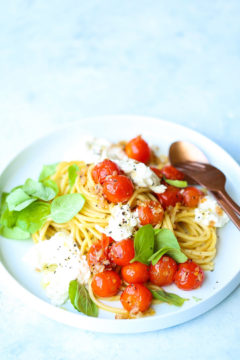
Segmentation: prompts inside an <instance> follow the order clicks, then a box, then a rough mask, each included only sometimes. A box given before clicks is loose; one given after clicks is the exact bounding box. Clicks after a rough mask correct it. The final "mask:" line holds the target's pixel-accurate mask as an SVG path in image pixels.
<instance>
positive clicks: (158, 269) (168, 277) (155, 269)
mask: <svg viewBox="0 0 240 360" xmlns="http://www.w3.org/2000/svg"><path fill="white" fill-rule="evenodd" d="M176 271H177V263H176V261H175V260H173V259H172V258H171V257H169V256H166V255H164V256H162V257H161V259H160V260H158V262H157V263H156V264H155V265H152V264H151V265H150V271H149V275H150V281H151V282H152V283H153V284H155V285H158V286H164V285H170V284H172V283H173V281H174V276H175V273H176Z"/></svg>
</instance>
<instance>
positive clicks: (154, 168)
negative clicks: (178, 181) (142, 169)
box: [150, 166, 163, 179]
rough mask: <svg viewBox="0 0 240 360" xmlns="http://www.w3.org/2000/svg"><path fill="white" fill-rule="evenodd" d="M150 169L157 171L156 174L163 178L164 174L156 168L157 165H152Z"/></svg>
mask: <svg viewBox="0 0 240 360" xmlns="http://www.w3.org/2000/svg"><path fill="white" fill-rule="evenodd" d="M150 169H151V170H152V171H153V172H155V174H156V175H157V176H158V177H159V179H162V178H163V174H162V172H161V170H160V169H158V168H156V167H153V166H150Z"/></svg>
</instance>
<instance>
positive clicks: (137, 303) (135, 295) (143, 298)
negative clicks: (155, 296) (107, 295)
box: [120, 284, 152, 314]
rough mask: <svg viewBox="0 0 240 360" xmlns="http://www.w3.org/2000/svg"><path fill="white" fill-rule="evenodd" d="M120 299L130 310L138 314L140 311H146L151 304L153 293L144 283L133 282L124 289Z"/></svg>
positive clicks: (125, 307)
mask: <svg viewBox="0 0 240 360" xmlns="http://www.w3.org/2000/svg"><path fill="white" fill-rule="evenodd" d="M120 301H121V303H122V305H123V307H124V309H126V310H127V311H128V312H131V313H132V314H137V313H138V312H139V311H141V312H144V311H146V310H147V309H148V308H149V306H150V305H151V301H152V294H151V292H150V290H148V288H146V286H144V285H142V284H131V285H128V286H127V287H126V289H125V290H124V291H123V293H122V295H121V297H120Z"/></svg>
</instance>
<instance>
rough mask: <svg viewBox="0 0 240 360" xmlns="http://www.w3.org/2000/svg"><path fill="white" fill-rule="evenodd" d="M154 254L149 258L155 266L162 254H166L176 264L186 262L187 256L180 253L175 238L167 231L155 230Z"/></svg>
mask: <svg viewBox="0 0 240 360" xmlns="http://www.w3.org/2000/svg"><path fill="white" fill-rule="evenodd" d="M154 250H155V253H154V254H153V255H152V256H151V257H150V258H149V261H152V264H153V265H155V264H156V263H157V262H158V261H159V259H161V257H162V256H163V255H164V254H168V255H169V256H170V257H171V258H173V259H174V260H175V261H176V262H178V263H184V262H185V261H187V259H188V258H187V256H186V255H185V254H184V253H183V252H182V251H181V248H180V246H179V243H178V241H177V238H176V237H175V235H174V233H173V232H172V231H171V230H168V229H157V230H156V231H155V246H154Z"/></svg>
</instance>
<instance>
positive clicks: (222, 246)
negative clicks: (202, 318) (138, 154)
mask: <svg viewBox="0 0 240 360" xmlns="http://www.w3.org/2000/svg"><path fill="white" fill-rule="evenodd" d="M138 134H142V135H143V137H144V138H145V139H146V140H147V141H148V142H149V143H150V144H151V145H153V144H154V145H158V146H159V147H160V150H161V152H162V153H163V154H167V153H168V148H169V145H170V144H171V143H172V142H173V141H176V140H186V141H190V142H192V143H194V144H196V145H197V146H199V147H200V148H201V149H202V150H203V151H204V153H205V154H206V155H207V157H208V159H209V161H210V162H211V163H213V164H214V165H215V166H217V167H219V168H220V169H221V170H223V171H224V173H225V174H226V176H227V179H228V180H227V190H228V191H229V193H230V195H231V196H232V197H233V198H234V199H235V200H236V201H238V202H239V200H240V199H239V195H238V194H237V191H238V187H237V182H236V179H239V178H240V169H239V166H238V164H237V163H236V162H235V161H234V160H233V159H232V158H231V157H230V156H229V155H228V154H227V153H226V152H225V151H224V150H223V149H222V148H221V147H219V146H218V145H216V144H215V143H213V142H212V141H211V140H209V139H208V138H206V137H204V136H202V135H200V134H199V133H197V132H195V131H192V130H190V129H188V128H185V127H183V126H180V125H176V124H173V123H169V122H166V121H162V120H159V119H153V118H147V117H138V116H112V117H100V118H93V119H85V120H81V121H79V122H76V123H72V124H68V125H67V126H64V127H62V128H60V129H57V130H56V131H54V132H53V133H51V134H50V135H48V136H45V137H43V138H41V139H40V140H38V141H36V142H34V143H33V144H32V145H30V146H28V147H27V148H26V149H25V150H23V151H22V152H21V153H20V154H18V155H17V156H16V157H15V158H14V159H13V160H12V161H11V162H10V164H9V165H8V166H7V167H6V169H5V170H4V171H3V173H2V175H1V178H0V190H1V191H3V190H4V191H8V190H10V189H11V188H13V187H14V186H17V185H19V184H22V183H23V182H24V181H25V179H26V178H28V177H32V178H37V177H38V174H39V172H40V170H41V168H42V165H43V164H51V163H54V162H57V161H61V160H62V159H63V158H65V157H66V153H67V154H68V155H69V152H71V149H76V148H77V144H79V142H81V136H82V135H94V136H96V137H102V138H106V139H108V140H110V141H113V142H114V141H118V140H120V139H131V138H132V137H134V136H136V135H138ZM76 159H79V160H80V159H81V154H80V153H79V154H77V153H74V154H73V160H76ZM31 246H32V242H31V241H30V240H28V241H16V240H9V239H5V238H1V260H2V265H1V267H0V270H1V275H0V276H1V278H4V279H5V280H6V281H7V282H8V284H11V287H12V289H13V291H14V294H17V295H18V296H20V297H21V298H22V299H23V300H24V301H25V302H26V303H27V304H29V305H30V306H32V307H34V308H35V309H36V310H37V311H39V312H41V313H42V314H44V315H46V316H48V317H50V318H53V319H55V320H57V321H59V322H62V323H65V324H68V325H71V326H75V327H78V328H81V329H87V330H92V331H99V332H106V333H137V332H144V331H152V330H157V329H163V328H166V327H170V326H174V325H177V324H180V323H183V322H185V321H187V320H190V319H193V318H194V317H196V316H198V315H200V314H202V313H204V312H206V311H207V310H209V309H210V308H212V307H213V306H215V305H216V304H218V303H219V302H220V301H222V300H223V299H224V298H225V297H226V296H228V295H229V294H230V293H231V291H232V290H233V289H234V288H235V287H236V286H237V285H238V284H239V282H240V263H239V253H240V239H239V233H238V231H237V229H236V228H235V227H234V225H233V224H232V223H231V222H229V223H228V224H227V225H226V226H225V227H224V228H223V229H221V230H220V231H219V241H218V248H217V257H216V260H215V270H214V271H213V272H207V273H206V280H205V282H204V284H203V286H202V287H201V288H200V289H197V290H194V291H191V292H184V291H181V290H179V289H177V288H176V287H175V286H173V285H172V286H169V287H168V288H167V290H168V291H171V292H175V293H177V294H179V295H181V296H183V297H185V298H188V299H189V301H187V302H185V304H184V305H183V306H182V307H180V308H178V307H175V306H170V305H167V304H159V305H156V306H155V307H154V308H155V310H156V315H154V316H150V317H145V318H141V319H135V320H115V319H114V315H113V314H111V313H108V312H104V311H100V314H99V317H98V318H92V317H87V316H85V315H82V314H80V313H78V312H77V311H75V309H73V308H72V306H71V304H66V305H64V308H65V309H63V308H58V307H55V306H53V305H51V304H50V303H49V301H48V299H47V298H46V296H45V294H44V290H43V289H42V288H41V286H40V274H38V273H36V272H34V271H33V270H32V269H31V268H30V267H29V266H28V265H27V264H26V263H25V262H24V261H23V259H22V258H23V256H24V254H25V253H26V251H27V250H28V249H29V248H30V247H31ZM66 309H67V311H66Z"/></svg>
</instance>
